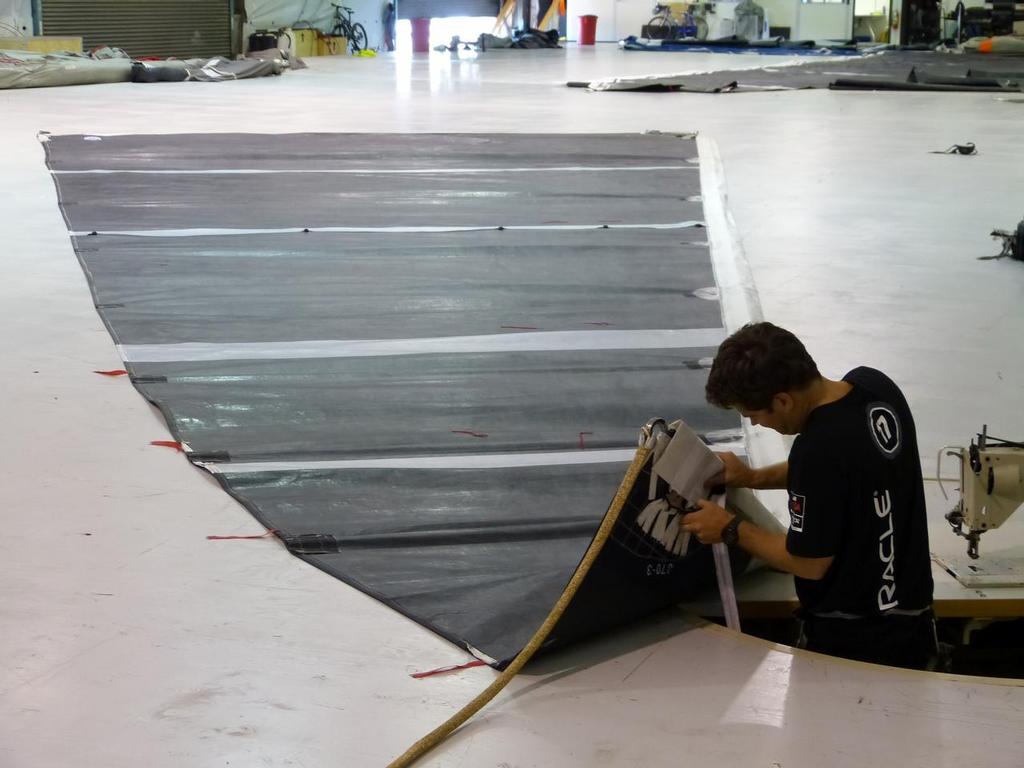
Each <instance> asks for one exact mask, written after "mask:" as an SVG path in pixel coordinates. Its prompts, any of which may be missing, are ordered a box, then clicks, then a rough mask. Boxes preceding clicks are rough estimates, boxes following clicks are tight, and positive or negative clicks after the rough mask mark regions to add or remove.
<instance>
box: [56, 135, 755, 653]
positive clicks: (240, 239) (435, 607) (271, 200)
mask: <svg viewBox="0 0 1024 768" xmlns="http://www.w3.org/2000/svg"><path fill="white" fill-rule="evenodd" d="M46 150H47V157H48V161H49V164H50V168H51V170H52V171H53V173H54V178H55V182H56V185H57V189H58V194H59V198H60V204H61V210H62V212H63V214H64V216H65V219H66V221H67V222H68V226H69V229H70V230H71V231H72V233H73V235H72V241H73V243H74V245H75V249H76V252H77V254H78V257H79V259H80V261H81V263H82V265H83V268H84V269H85V271H86V274H87V276H88V278H89V281H90V286H91V289H92V291H93V295H94V298H95V301H96V305H97V309H98V311H99V312H100V315H101V316H102V317H103V319H104V321H105V322H106V324H107V327H108V329H109V330H110V332H111V335H112V336H113V338H114V340H115V342H116V343H117V344H118V345H119V351H120V352H121V355H122V357H123V359H124V360H125V366H126V368H127V369H128V371H129V373H130V375H131V379H132V381H133V383H134V384H135V386H136V387H137V388H138V389H139V391H140V392H141V393H142V394H143V395H144V396H145V397H146V398H147V399H149V400H150V401H152V402H153V403H155V404H156V405H157V406H158V407H159V408H160V409H161V411H162V412H163V414H164V415H165V417H166V419H167V422H168V425H169V427H170V429H171V431H172V433H173V434H174V437H175V438H176V439H178V440H181V441H183V442H184V443H185V445H186V448H187V450H188V452H189V456H190V458H191V459H192V460H193V461H194V462H196V463H200V464H203V465H204V466H207V468H208V469H210V470H211V471H213V472H214V473H215V474H216V476H217V477H218V479H219V480H220V481H221V483H222V484H223V485H224V487H225V488H226V490H228V492H229V493H231V494H232V495H233V496H234V497H235V498H237V499H238V500H239V501H241V502H242V503H243V504H244V505H245V506H246V507H247V508H248V509H249V510H250V511H252V512H253V514H254V515H256V517H257V518H258V519H259V520H260V521H261V522H263V523H264V524H265V525H266V526H267V527H268V528H272V529H274V530H275V531H276V532H277V535H278V536H279V537H281V539H282V540H283V541H284V542H285V543H286V544H288V545H289V546H290V547H291V549H292V551H293V552H295V553H296V554H297V555H298V556H300V557H302V558H304V559H306V560H307V561H309V562H311V563H313V564H314V565H316V566H318V567H320V568H322V569H323V570H325V571H327V572H329V573H331V574H333V575H335V576H337V577H338V578H340V579H342V580H343V581H345V582H347V583H349V584H352V585H354V586H356V587H358V588H359V589H362V590H364V591H365V592H367V593H369V594H371V595H373V596H375V597H377V598H378V599H380V600H382V601H383V602H385V603H387V604H389V605H391V606H393V607H394V608H396V609H397V610H400V611H402V612H403V613H405V614H406V615H408V616H410V617H411V618H413V619H415V620H416V621H418V622H420V623H421V624H424V625H425V626H428V627H430V628H431V629H433V630H434V631H436V632H438V633H440V634H442V635H444V636H445V637H447V638H449V639H451V640H452V641H454V642H457V643H459V644H461V645H463V646H465V647H468V648H472V649H474V650H475V651H477V652H478V653H481V654H483V655H485V656H487V657H490V658H492V659H495V660H497V661H498V662H507V661H508V660H509V659H510V658H512V657H514V656H515V654H516V653H517V652H518V650H519V649H520V648H521V647H522V645H523V644H524V643H525V641H526V640H527V639H528V638H529V637H530V635H531V634H532V633H533V631H534V630H535V629H536V627H537V626H538V625H539V623H540V622H541V620H542V619H543V618H544V616H545V615H546V614H547V612H548V611H549V610H550V608H551V606H552V604H553V602H554V600H555V599H556V598H557V596H558V595H559V594H560V592H561V591H562V589H563V587H564V586H565V584H566V582H567V581H568V579H569V577H570V576H571V574H572V572H573V571H574V569H575V567H576V565H577V564H578V562H579V559H580V557H581V556H582V554H583V552H584V550H585V549H586V547H587V545H588V543H589V542H590V540H591V538H592V536H593V533H594V531H595V530H596V529H597V526H598V524H599V522H600V520H601V518H602V515H603V514H604V513H605V511H606V510H607V508H608V504H609V501H610V500H611V498H612V496H613V495H614V493H615V490H616V488H617V486H618V483H619V481H620V479H621V476H622V473H623V471H624V470H625V467H626V465H627V464H628V460H629V457H628V454H629V449H630V448H631V446H633V445H635V442H636V436H637V431H638V428H639V426H640V425H642V424H643V423H644V422H645V421H647V420H648V419H649V418H651V417H652V416H666V417H670V418H679V417H682V418H684V419H685V420H686V421H687V422H688V423H689V424H690V426H691V427H693V428H694V429H695V430H697V431H698V432H701V433H703V434H705V435H706V436H707V438H708V439H709V440H710V441H715V440H728V439H731V438H732V437H734V436H735V435H736V431H737V428H738V423H737V421H736V419H735V418H734V417H733V416H731V415H730V414H729V413H726V412H722V411H718V410H715V409H712V408H710V407H708V406H707V405H706V404H705V403H704V397H703V388H704V382H705V380H706V375H707V366H708V360H709V358H710V357H711V356H712V355H713V353H714V349H715V347H716V345H717V343H718V341H720V340H721V338H722V337H724V335H725V331H724V329H722V316H721V308H720V306H719V303H718V300H717V290H716V288H715V281H714V274H713V270H712V266H711V259H710V252H709V247H708V243H707V235H706V233H705V230H704V229H703V226H702V219H703V206H702V203H701V198H700V192H701V190H700V168H699V164H698V163H697V162H696V156H697V148H696V143H695V141H694V140H693V139H692V138H690V137H677V136H668V135H644V136H634V135H596V136H590V135H586V136H581V135H572V136H564V135H563V136H530V135H444V136H438V135H381V134H365V135H362V134H344V135H331V134H291V135H274V136H268V135H250V134H233V135H205V134H204V135H185V136H182V135H176V136H175V135H172V136H156V135H154V136H103V137H99V136H53V137H49V139H48V141H47V142H46ZM307 228H308V229H314V230H316V231H304V230H306V229H307ZM652 340H653V341H652ZM644 483H646V480H645V481H644ZM637 493H638V494H640V496H638V497H637V499H638V502H637V503H639V501H643V500H646V493H647V490H646V489H640V490H638V491H637ZM641 497H642V498H641ZM634 516H635V515H634ZM627 522H628V520H627V521H625V522H624V523H623V524H627ZM640 538H641V539H642V538H643V537H642V536H641V537H640ZM627 539H628V537H627V536H625V535H624V534H621V535H617V536H616V537H615V540H617V541H618V542H619V545H618V548H617V549H611V548H610V549H609V550H608V552H607V553H605V554H603V555H602V559H601V561H600V563H599V565H600V567H599V568H597V569H595V571H594V572H593V573H592V575H591V577H590V578H589V579H588V581H587V583H586V584H585V585H584V589H583V590H582V591H581V593H580V596H579V597H578V599H577V600H576V601H575V602H574V604H573V606H571V608H570V610H569V612H568V613H567V615H566V617H565V618H564V619H563V620H562V622H560V624H559V626H558V628H557V630H556V633H555V635H554V637H553V639H552V643H564V642H568V641H570V640H572V639H575V638H578V637H583V636H586V635H587V634H591V633H593V632H597V631H600V630H601V629H603V628H606V627H610V626H614V625H616V624H620V623H622V622H623V621H628V620H629V619H631V618H633V617H635V616H638V615H642V614H644V613H647V612H649V611H651V610H654V609H656V608H659V607H662V606H664V605H666V604H668V603H669V602H672V601H675V600H680V599H685V598H690V597H693V596H694V595H695V594H696V592H697V591H698V590H700V589H701V588H703V587H705V586H707V585H709V584H712V583H713V582H714V574H713V570H712V568H711V560H710V551H709V550H706V549H705V548H703V547H699V546H698V545H695V544H694V545H693V547H694V549H693V552H692V554H691V556H689V557H688V558H686V560H685V564H681V563H683V561H678V562H676V563H674V564H672V563H668V562H667V560H666V558H665V557H662V556H661V555H658V554H657V553H655V554H654V555H652V554H651V552H650V551H649V550H648V549H644V546H642V545H643V542H642V541H633V542H631V543H628V544H623V542H626V540H627Z"/></svg>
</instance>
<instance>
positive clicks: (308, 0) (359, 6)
mask: <svg viewBox="0 0 1024 768" xmlns="http://www.w3.org/2000/svg"><path fill="white" fill-rule="evenodd" d="M0 2H3V0H0ZM337 2H338V4H339V5H347V6H348V7H350V8H352V9H353V11H354V12H353V14H352V21H354V22H356V21H358V22H359V23H360V24H362V25H363V26H364V27H365V28H366V36H367V37H368V38H369V46H370V48H377V47H381V48H382V47H383V45H384V25H383V23H382V22H381V17H382V16H383V13H384V6H385V4H386V0H344V2H343V0H337ZM245 12H246V14H247V15H248V17H249V26H250V27H251V28H252V29H271V30H274V29H279V28H281V27H290V26H292V25H293V24H295V22H297V21H304V22H309V23H310V24H311V25H312V26H313V27H316V28H317V29H320V30H323V31H324V32H329V31H330V29H331V23H332V22H331V19H332V18H333V16H334V9H333V8H331V4H330V2H329V0H245ZM248 34H249V30H247V31H246V35H248Z"/></svg>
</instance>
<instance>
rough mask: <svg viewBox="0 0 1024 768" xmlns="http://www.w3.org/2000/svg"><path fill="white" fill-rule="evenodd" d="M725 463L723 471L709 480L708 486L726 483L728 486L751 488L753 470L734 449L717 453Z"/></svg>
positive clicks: (712, 486)
mask: <svg viewBox="0 0 1024 768" xmlns="http://www.w3.org/2000/svg"><path fill="white" fill-rule="evenodd" d="M715 455H716V456H717V457H718V458H719V459H720V460H721V462H722V463H723V464H724V465H725V467H723V468H722V471H721V472H719V473H718V474H717V475H715V476H714V477H712V478H711V479H710V480H708V481H707V483H706V485H707V487H708V488H714V487H715V486H720V485H724V486H726V487H727V488H749V487H750V484H751V481H752V480H753V477H752V470H751V469H750V467H748V466H747V464H746V462H745V461H743V459H741V458H740V457H739V456H737V455H736V454H735V453H733V452H732V451H723V452H722V453H716V454H715Z"/></svg>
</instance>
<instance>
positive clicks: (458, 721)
mask: <svg viewBox="0 0 1024 768" xmlns="http://www.w3.org/2000/svg"><path fill="white" fill-rule="evenodd" d="M652 445H653V441H647V442H646V444H645V445H643V446H641V447H639V448H637V451H636V454H635V455H634V456H633V461H632V462H631V463H630V465H629V468H628V469H627V470H626V474H625V476H624V477H623V478H622V482H621V483H620V484H619V489H618V491H616V493H615V498H614V499H612V503H611V505H610V506H609V508H608V512H607V513H606V514H605V516H604V518H603V519H602V520H601V525H600V526H599V527H598V529H597V533H595V534H594V538H593V540H592V541H591V542H590V546H589V547H588V548H587V551H586V552H585V553H584V555H583V559H582V560H581V561H580V564H579V566H577V568H576V571H575V572H574V573H573V575H572V577H571V578H570V579H569V583H568V584H566V586H565V589H564V590H563V591H562V595H561V596H560V597H559V598H558V601H557V602H556V603H555V607H554V608H552V609H551V612H550V613H549V614H548V616H547V618H546V619H544V622H543V623H542V624H541V625H540V628H539V629H538V630H537V631H536V632H535V633H534V635H533V637H531V638H530V641H529V642H528V643H527V644H526V645H525V646H524V647H523V650H521V651H520V652H519V653H518V654H517V655H516V657H515V659H513V661H512V663H511V664H509V665H508V666H507V667H506V668H505V670H504V671H503V672H502V673H501V674H500V675H499V676H498V677H497V678H495V680H494V681H493V682H492V683H491V684H490V685H488V686H487V687H486V688H485V689H484V690H483V691H481V692H480V693H479V694H477V695H476V697H475V698H474V699H473V700H472V701H470V702H469V703H468V704H466V706H464V707H463V708H462V709H460V710H459V711H458V712H456V713H455V714H454V715H452V716H451V717H450V718H448V719H447V720H446V721H445V722H443V723H442V724H441V725H439V726H438V727H437V728H435V729H434V730H432V731H431V732H430V733H428V734H427V735H426V736H424V737H423V738H422V739H420V740H419V741H417V742H416V743H415V744H413V745H412V746H411V747H409V749H407V750H406V751H405V752H404V753H403V754H402V755H401V756H399V757H397V758H395V760H393V761H392V762H391V763H389V764H388V768H407V766H410V765H412V764H413V763H415V762H416V761H417V760H419V759H420V758H421V757H423V756H424V755H425V754H427V752H429V751H430V750H432V749H433V748H434V747H436V746H437V745H438V744H440V743H441V742H442V741H444V740H445V739H446V738H448V736H450V735H451V734H452V732H453V731H455V729H456V728H458V727H459V726H460V725H462V724H463V723H465V722H466V721H467V720H469V718H471V717H472V716H473V715H475V714H476V713H477V712H479V711H480V710H481V709H483V708H484V707H485V706H486V705H487V703H488V702H489V701H490V700H491V699H493V698H494V697H495V696H497V695H498V693H500V692H501V689H502V688H504V687H505V686H506V685H508V684H509V682H510V681H511V680H512V678H513V677H515V676H516V675H517V674H518V673H519V670H521V669H522V668H523V667H524V666H525V665H526V663H527V662H528V661H529V660H530V658H531V657H532V656H533V655H534V654H535V653H536V652H537V651H538V650H539V649H540V647H541V646H542V645H543V644H544V641H545V640H547V638H548V635H550V634H551V630H553V629H554V628H555V625H556V624H557V623H558V620H559V619H560V618H561V617H562V614H563V613H565V609H566V608H568V607H569V603H570V602H572V599H573V597H574V596H575V595H576V592H577V590H578V589H579V588H580V585H581V584H582V583H583V579H584V578H586V576H587V573H588V572H589V571H590V568H591V566H593V564H594V562H595V561H596V560H597V556H598V555H599V554H601V550H602V549H603V548H604V545H605V542H607V541H608V537H609V536H610V535H611V532H612V529H613V528H614V527H615V523H616V521H617V520H618V519H619V515H620V514H621V513H622V508H623V507H624V506H625V505H626V499H628V498H629V494H630V491H631V490H632V489H633V484H634V483H636V479H637V477H639V475H640V471H641V470H642V469H643V467H644V464H646V463H647V458H648V456H650V454H651V449H652Z"/></svg>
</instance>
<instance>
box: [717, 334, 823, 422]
mask: <svg viewBox="0 0 1024 768" xmlns="http://www.w3.org/2000/svg"><path fill="white" fill-rule="evenodd" d="M820 375H821V374H819V373H818V366H817V365H816V364H815V362H814V360H812V359H811V356H810V355H809V354H807V350H806V349H805V348H804V345H803V344H802V343H801V342H800V339H798V338H797V337H796V336H794V335H793V334H792V333H790V332H789V331H787V330H786V329H785V328H779V327H778V326H777V325H772V324H771V323H749V324H748V325H745V326H743V327H742V328H740V329H739V330H738V331H736V333H734V334H733V335H732V336H730V337H729V338H728V339H726V340H725V341H723V342H722V345H721V346H720V347H719V348H718V354H717V355H715V362H714V363H713V364H712V366H711V374H710V375H709V376H708V383H707V387H706V388H705V393H706V394H707V399H708V402H709V403H711V404H713V405H717V406H719V407H720V408H732V407H737V406H738V407H741V408H748V409H750V410H754V411H760V410H765V409H769V408H771V405H772V398H774V397H775V395H777V394H779V393H780V392H792V391H794V390H799V389H803V388H804V387H806V386H807V385H808V384H810V383H811V382H812V381H814V380H815V379H817V378H818V377H819V376H820Z"/></svg>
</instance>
